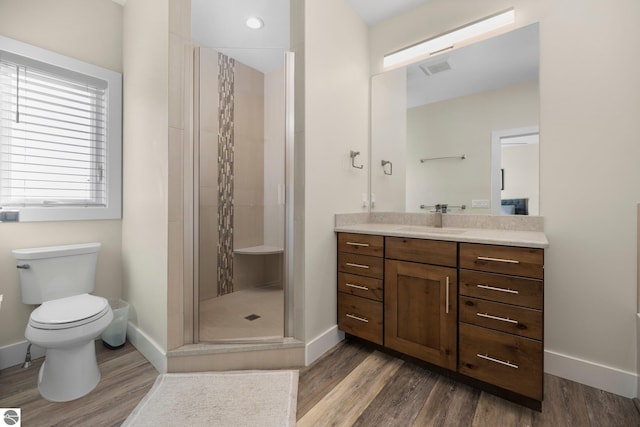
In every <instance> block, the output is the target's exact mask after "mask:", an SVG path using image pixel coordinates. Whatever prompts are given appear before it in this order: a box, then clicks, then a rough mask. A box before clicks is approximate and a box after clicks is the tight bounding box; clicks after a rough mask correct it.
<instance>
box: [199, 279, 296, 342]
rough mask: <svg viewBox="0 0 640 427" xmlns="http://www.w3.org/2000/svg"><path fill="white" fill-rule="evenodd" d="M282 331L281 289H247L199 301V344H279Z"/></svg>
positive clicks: (282, 300)
mask: <svg viewBox="0 0 640 427" xmlns="http://www.w3.org/2000/svg"><path fill="white" fill-rule="evenodd" d="M256 316H258V317H256ZM252 319H253V320H252ZM283 331H284V291H283V289H282V288H280V287H275V286H271V287H264V288H249V289H244V290H241V291H237V292H233V293H231V294H227V295H222V296H220V297H217V298H211V299H208V300H204V301H201V302H200V341H205V342H220V341H223V342H237V343H241V342H256V341H258V342H265V341H273V342H279V341H282V339H283Z"/></svg>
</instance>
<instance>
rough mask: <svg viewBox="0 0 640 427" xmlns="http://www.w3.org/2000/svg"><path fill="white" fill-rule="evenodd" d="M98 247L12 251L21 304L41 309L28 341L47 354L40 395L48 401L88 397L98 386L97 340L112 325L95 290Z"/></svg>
mask: <svg viewBox="0 0 640 427" xmlns="http://www.w3.org/2000/svg"><path fill="white" fill-rule="evenodd" d="M100 246H101V245H100V243H85V244H78V245H66V246H49V247H42V248H32V249H15V250H13V251H12V253H13V256H14V257H15V258H16V260H17V267H18V269H19V271H20V287H21V290H22V302H23V303H25V304H41V305H40V306H39V307H38V308H36V309H35V310H34V311H33V312H32V313H31V316H30V317H29V324H28V325H27V329H26V331H25V334H24V335H25V337H26V338H27V340H29V341H30V342H31V343H33V345H36V346H39V347H42V348H45V349H46V354H45V361H44V363H43V364H42V367H41V368H40V373H39V376H38V390H40V394H41V395H42V397H44V398H45V399H47V400H50V401H52V402H66V401H69V400H74V399H77V398H79V397H82V396H84V395H85V394H87V393H89V392H90V391H91V390H93V389H94V388H95V386H96V385H97V384H98V382H99V381H100V370H99V369H98V363H97V361H96V351H95V342H94V340H95V339H96V338H97V337H98V336H100V334H101V333H102V331H104V330H105V329H106V328H107V326H109V324H110V323H111V320H112V319H113V312H112V311H111V307H110V306H109V303H108V301H107V300H106V299H105V298H102V297H97V296H94V295H89V292H92V291H93V290H94V286H95V272H96V261H97V259H98V251H99V250H100Z"/></svg>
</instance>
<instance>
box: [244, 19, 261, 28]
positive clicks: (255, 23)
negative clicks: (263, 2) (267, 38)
mask: <svg viewBox="0 0 640 427" xmlns="http://www.w3.org/2000/svg"><path fill="white" fill-rule="evenodd" d="M245 23H246V24H247V27H249V28H251V29H252V30H259V29H260V28H262V27H264V21H263V20H262V19H261V18H260V17H258V16H250V17H248V18H247V21H246V22H245Z"/></svg>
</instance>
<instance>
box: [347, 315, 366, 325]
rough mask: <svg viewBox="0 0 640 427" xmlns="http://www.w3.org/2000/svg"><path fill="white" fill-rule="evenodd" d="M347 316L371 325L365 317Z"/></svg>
mask: <svg viewBox="0 0 640 427" xmlns="http://www.w3.org/2000/svg"><path fill="white" fill-rule="evenodd" d="M345 316H347V317H348V318H350V319H354V320H358V321H360V322H364V323H369V320H367V319H365V318H364V317H359V316H355V315H353V314H349V313H347V314H345Z"/></svg>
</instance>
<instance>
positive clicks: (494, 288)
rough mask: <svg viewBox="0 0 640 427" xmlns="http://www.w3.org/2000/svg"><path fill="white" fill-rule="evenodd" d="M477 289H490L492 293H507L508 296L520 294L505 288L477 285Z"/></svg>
mask: <svg viewBox="0 0 640 427" xmlns="http://www.w3.org/2000/svg"><path fill="white" fill-rule="evenodd" d="M476 286H477V287H479V288H481V289H488V290H490V291H498V292H506V293H508V294H519V293H520V292H519V291H516V290H514V289H508V288H507V289H505V288H496V287H494V286H488V285H476Z"/></svg>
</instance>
